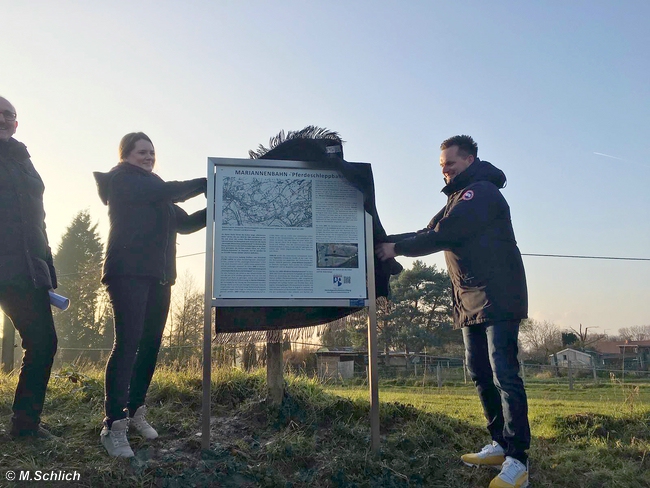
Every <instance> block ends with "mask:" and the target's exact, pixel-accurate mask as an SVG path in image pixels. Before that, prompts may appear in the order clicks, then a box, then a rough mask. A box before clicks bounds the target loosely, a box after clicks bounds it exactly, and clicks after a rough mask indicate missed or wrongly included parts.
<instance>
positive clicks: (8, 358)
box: [0, 311, 16, 373]
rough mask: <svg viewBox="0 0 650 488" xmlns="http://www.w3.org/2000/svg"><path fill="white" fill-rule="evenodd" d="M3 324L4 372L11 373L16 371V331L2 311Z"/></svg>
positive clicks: (0, 313)
mask: <svg viewBox="0 0 650 488" xmlns="http://www.w3.org/2000/svg"><path fill="white" fill-rule="evenodd" d="M0 321H1V322H2V371H3V372H5V373H10V372H11V371H13V369H14V359H15V358H14V346H15V344H16V329H14V324H12V323H11V320H9V317H7V316H6V315H5V314H4V313H2V311H0Z"/></svg>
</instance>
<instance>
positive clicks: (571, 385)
mask: <svg viewBox="0 0 650 488" xmlns="http://www.w3.org/2000/svg"><path fill="white" fill-rule="evenodd" d="M567 366H568V372H569V390H571V391H572V390H573V371H572V369H571V360H570V359H567Z"/></svg>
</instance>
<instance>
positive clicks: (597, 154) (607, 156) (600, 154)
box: [594, 151, 625, 161]
mask: <svg viewBox="0 0 650 488" xmlns="http://www.w3.org/2000/svg"><path fill="white" fill-rule="evenodd" d="M594 154H595V155H596V156H604V157H606V158H612V159H618V160H619V161H625V159H623V158H617V157H616V156H610V155H609V154H603V153H599V152H595V151H594Z"/></svg>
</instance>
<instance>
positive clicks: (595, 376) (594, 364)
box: [591, 359, 598, 385]
mask: <svg viewBox="0 0 650 488" xmlns="http://www.w3.org/2000/svg"><path fill="white" fill-rule="evenodd" d="M591 365H592V366H593V371H594V385H597V384H598V373H596V362H595V361H593V359H592V361H591Z"/></svg>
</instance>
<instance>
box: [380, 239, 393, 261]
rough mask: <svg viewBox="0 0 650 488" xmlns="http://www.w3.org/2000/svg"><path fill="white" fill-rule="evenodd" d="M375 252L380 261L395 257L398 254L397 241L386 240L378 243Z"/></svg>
mask: <svg viewBox="0 0 650 488" xmlns="http://www.w3.org/2000/svg"><path fill="white" fill-rule="evenodd" d="M375 254H376V255H377V257H378V258H379V260H380V261H386V260H387V259H390V258H394V257H395V256H397V254H395V243H394V242H384V243H382V244H377V245H376V246H375Z"/></svg>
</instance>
